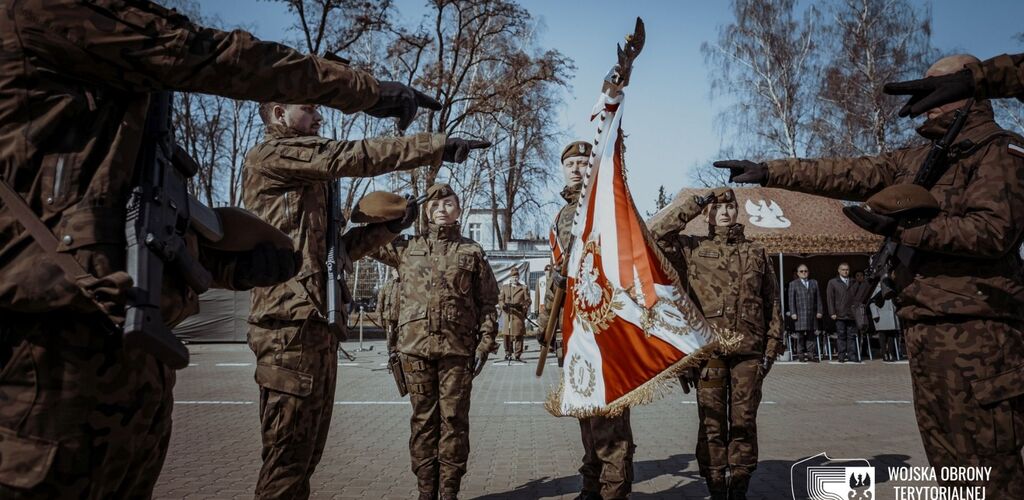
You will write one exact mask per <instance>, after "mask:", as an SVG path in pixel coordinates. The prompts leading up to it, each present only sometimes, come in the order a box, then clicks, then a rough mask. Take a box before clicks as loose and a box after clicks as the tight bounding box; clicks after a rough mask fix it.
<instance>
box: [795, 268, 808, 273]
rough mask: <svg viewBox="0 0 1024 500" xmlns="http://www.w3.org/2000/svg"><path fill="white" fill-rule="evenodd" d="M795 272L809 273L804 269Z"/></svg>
mask: <svg viewBox="0 0 1024 500" xmlns="http://www.w3.org/2000/svg"><path fill="white" fill-rule="evenodd" d="M797 272H798V273H807V272H810V271H808V270H806V269H801V270H799V271H797Z"/></svg>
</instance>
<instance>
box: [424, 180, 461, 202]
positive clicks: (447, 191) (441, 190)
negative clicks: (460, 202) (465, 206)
mask: <svg viewBox="0 0 1024 500" xmlns="http://www.w3.org/2000/svg"><path fill="white" fill-rule="evenodd" d="M449 196H454V197H455V199H456V200H457V199H459V195H457V194H455V190H454V189H452V187H451V186H449V185H447V184H445V183H443V182H439V183H437V184H434V185H433V186H430V187H428V188H427V199H426V201H433V200H440V199H442V198H447V197H449Z"/></svg>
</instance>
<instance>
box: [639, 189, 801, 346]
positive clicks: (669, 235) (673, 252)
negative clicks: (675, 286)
mask: <svg viewBox="0 0 1024 500" xmlns="http://www.w3.org/2000/svg"><path fill="white" fill-rule="evenodd" d="M673 211H674V213H668V214H666V216H665V217H663V218H661V219H659V220H658V222H657V223H654V224H652V225H651V227H650V230H651V234H652V235H653V236H654V237H655V239H656V240H657V242H658V246H659V247H660V248H661V250H662V251H663V252H664V253H665V256H666V257H667V258H668V259H669V261H670V262H671V263H672V266H673V267H674V268H675V269H676V271H677V272H678V273H679V277H680V278H681V279H683V280H684V281H685V283H684V285H685V286H686V287H687V288H688V290H687V292H688V293H689V294H690V296H691V297H694V298H695V299H696V300H697V302H698V303H699V304H700V305H701V308H702V310H703V311H704V317H705V318H706V319H707V320H708V322H709V323H711V324H712V325H714V326H717V327H719V328H725V329H729V330H732V331H734V332H737V333H740V334H742V335H743V340H742V341H741V343H740V346H739V348H738V349H737V350H736V351H735V353H736V354H737V355H768V356H771V357H777V356H778V355H780V354H782V353H783V352H785V350H786V344H785V343H784V342H783V341H782V319H781V311H780V307H781V306H780V304H779V282H778V280H776V278H775V272H774V271H773V270H772V262H771V260H770V259H769V258H768V254H767V253H766V252H765V250H764V247H762V246H761V245H760V244H759V243H756V242H753V241H751V240H748V239H747V238H746V237H745V236H744V234H743V224H739V223H737V224H733V225H732V226H730V227H728V228H724V229H723V228H719V227H717V226H709V229H708V235H707V236H688V235H685V234H682V230H683V228H684V227H686V223H687V222H689V221H690V220H692V219H694V218H695V217H697V216H698V215H700V213H701V211H702V209H701V207H700V206H699V205H697V203H696V202H695V201H694V200H692V199H691V200H686V201H684V202H683V203H681V204H679V205H678V206H677V207H676V208H675V209H673Z"/></svg>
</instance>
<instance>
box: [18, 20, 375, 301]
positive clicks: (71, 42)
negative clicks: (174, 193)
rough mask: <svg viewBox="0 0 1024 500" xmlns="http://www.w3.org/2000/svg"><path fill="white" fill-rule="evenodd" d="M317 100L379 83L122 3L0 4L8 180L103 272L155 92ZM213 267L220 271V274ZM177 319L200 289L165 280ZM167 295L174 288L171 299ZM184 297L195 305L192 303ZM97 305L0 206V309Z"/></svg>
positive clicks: (329, 101)
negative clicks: (83, 296) (81, 296)
mask: <svg viewBox="0 0 1024 500" xmlns="http://www.w3.org/2000/svg"><path fill="white" fill-rule="evenodd" d="M164 89H166V90H175V91H187V92H204V93H211V94H218V95H222V96H225V97H230V98H234V99H249V100H257V101H268V100H274V101H281V102H311V103H319V104H323V105H327V106H331V107H335V108H338V109H341V110H342V111H345V112H356V111H360V110H363V109H366V108H368V107H370V106H372V105H373V104H374V103H375V102H376V101H377V100H378V98H379V94H378V86H377V81H376V80H374V79H373V78H372V77H371V76H369V75H367V74H365V73H363V72H361V71H357V70H354V69H352V68H349V67H348V66H346V65H344V64H341V63H338V62H333V61H329V60H325V59H322V58H319V57H314V56H307V55H303V54H300V53H298V52H296V51H294V50H291V49H289V48H287V47H285V46H283V45H279V44H276V43H268V42H261V41H259V40H257V39H256V38H255V37H253V36H252V35H250V34H248V33H245V32H243V31H233V32H223V31H217V30H212V29H207V28H203V27H199V26H196V25H193V24H192V23H191V22H189V20H188V19H187V18H185V17H183V16H181V15H178V14H176V13H174V12H173V11H170V10H167V9H164V8H162V7H160V6H158V5H155V4H152V3H149V2H144V1H133V2H125V1H122V0H90V1H81V0H46V1H43V0H12V1H7V2H4V3H3V7H2V8H0V176H2V177H3V178H4V179H6V180H7V182H9V183H10V184H12V186H13V187H14V190H15V191H17V192H18V193H19V194H20V195H21V196H22V197H23V198H25V200H26V201H27V202H28V204H29V206H31V207H32V208H33V209H34V210H35V211H36V213H37V214H38V215H39V217H40V218H41V219H42V220H43V221H44V222H45V223H46V225H47V226H49V227H50V229H51V230H52V231H53V233H54V234H55V235H56V236H57V239H58V240H59V241H61V244H60V246H59V248H58V250H59V251H61V252H68V253H72V254H74V255H75V257H76V258H77V259H78V261H79V262H80V263H81V264H82V265H83V267H84V268H85V269H86V270H87V271H88V272H90V273H91V274H93V275H95V276H106V275H109V274H110V273H112V272H114V271H119V270H124V268H125V236H124V235H125V229H124V224H125V205H126V202H127V199H128V194H129V192H130V190H131V188H132V180H133V178H134V171H135V160H136V155H137V152H138V151H139V147H140V142H141V134H142V130H143V124H144V120H145V113H146V109H147V105H148V100H149V96H148V92H151V91H154V90H164ZM214 271H215V273H216V271H217V270H214ZM165 283H166V285H165V292H170V293H173V294H177V295H179V297H175V298H174V300H173V301H172V302H175V303H178V304H186V305H185V306H182V305H179V306H177V307H175V309H177V310H176V311H172V312H169V313H165V316H164V318H165V320H166V319H169V318H174V317H178V316H180V314H181V311H182V309H181V308H182V307H186V308H188V307H191V308H194V306H195V295H194V294H193V293H191V290H189V289H188V288H187V287H185V286H184V284H182V283H181V282H180V278H179V277H177V276H174V275H171V274H169V275H168V279H166V280H165ZM165 296H166V293H165ZM188 304H191V305H190V306H189V305H188ZM57 309H71V310H79V309H81V310H85V311H88V310H92V306H91V305H90V304H89V303H88V302H86V301H84V299H81V298H80V293H78V291H77V289H76V288H74V286H73V285H71V284H70V283H68V282H67V281H66V280H65V279H64V276H63V272H62V271H61V269H60V268H59V267H57V266H56V265H54V264H53V263H52V261H51V259H49V258H48V257H47V255H46V254H45V253H44V252H40V251H38V247H36V246H35V245H34V244H33V243H32V238H31V236H30V235H29V234H28V233H27V232H26V231H24V230H23V229H22V227H21V225H20V224H19V223H18V222H17V221H16V220H15V218H14V216H13V215H12V214H11V213H10V211H9V210H7V209H5V208H4V207H2V206H0V310H15V311H21V312H35V313H41V312H46V311H52V310H57Z"/></svg>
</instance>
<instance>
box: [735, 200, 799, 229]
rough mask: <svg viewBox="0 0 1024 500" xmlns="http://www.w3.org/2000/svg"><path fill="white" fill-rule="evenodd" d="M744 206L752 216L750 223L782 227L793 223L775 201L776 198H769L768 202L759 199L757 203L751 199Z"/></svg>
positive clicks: (771, 227) (770, 227) (772, 227)
mask: <svg viewBox="0 0 1024 500" xmlns="http://www.w3.org/2000/svg"><path fill="white" fill-rule="evenodd" d="M743 208H744V209H746V211H747V215H749V216H750V223H751V224H753V225H755V226H758V227H764V228H769V229H775V228H780V229H781V228H786V227H789V226H790V225H791V224H792V222H790V221H789V219H787V218H786V216H785V215H783V214H782V207H780V206H779V204H778V203H775V201H774V200H768V201H767V202H765V200H758V201H757V203H756V204H755V203H754V202H753V201H751V200H747V202H746V203H745V204H744V205H743Z"/></svg>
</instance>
